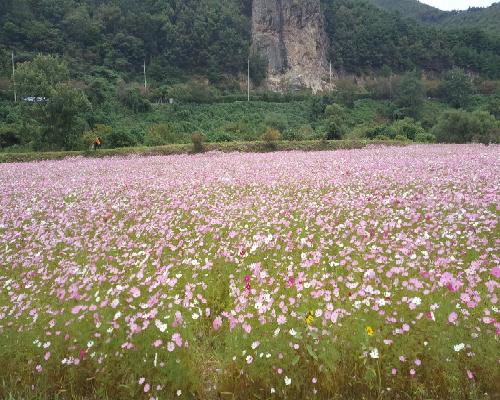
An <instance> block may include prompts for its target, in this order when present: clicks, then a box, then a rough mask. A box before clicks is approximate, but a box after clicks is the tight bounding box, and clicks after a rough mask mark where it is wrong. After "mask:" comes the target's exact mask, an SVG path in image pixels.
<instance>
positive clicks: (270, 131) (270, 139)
mask: <svg viewBox="0 0 500 400" xmlns="http://www.w3.org/2000/svg"><path fill="white" fill-rule="evenodd" d="M280 139H281V132H280V131H279V130H277V129H274V128H270V127H269V128H267V129H266V131H265V132H264V134H263V135H262V140H263V141H264V142H265V143H266V147H268V148H271V149H272V148H276V142H277V141H278V140H280Z"/></svg>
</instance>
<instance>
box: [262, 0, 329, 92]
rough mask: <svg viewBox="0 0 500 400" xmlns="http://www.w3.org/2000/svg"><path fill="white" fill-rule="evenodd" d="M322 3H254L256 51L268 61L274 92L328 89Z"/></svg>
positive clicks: (289, 0) (317, 0)
mask: <svg viewBox="0 0 500 400" xmlns="http://www.w3.org/2000/svg"><path fill="white" fill-rule="evenodd" d="M324 25H325V23H324V16H323V14H322V11H321V6H320V0H253V4H252V38H253V46H252V48H253V51H257V52H259V53H260V54H261V55H263V56H265V57H266V58H267V60H268V85H269V86H270V87H271V88H274V89H278V90H279V89H284V88H285V87H288V88H290V87H291V88H310V89H312V90H313V91H318V90H322V89H325V87H326V86H327V81H328V79H327V76H328V68H327V61H326V52H327V48H328V39H327V36H326V33H325V29H324Z"/></svg>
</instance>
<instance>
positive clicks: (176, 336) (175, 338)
mask: <svg viewBox="0 0 500 400" xmlns="http://www.w3.org/2000/svg"><path fill="white" fill-rule="evenodd" d="M172 340H173V341H174V342H175V344H176V345H177V347H182V337H181V335H180V334H179V333H174V334H173V335H172Z"/></svg>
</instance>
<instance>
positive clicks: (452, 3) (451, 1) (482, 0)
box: [420, 0, 499, 10]
mask: <svg viewBox="0 0 500 400" xmlns="http://www.w3.org/2000/svg"><path fill="white" fill-rule="evenodd" d="M497 1H499V0H420V2H421V3H425V4H429V5H431V6H434V7H436V8H439V9H441V10H466V9H468V8H469V7H488V6H491V5H492V4H493V3H496V2H497Z"/></svg>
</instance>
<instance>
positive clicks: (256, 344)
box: [252, 342, 260, 350]
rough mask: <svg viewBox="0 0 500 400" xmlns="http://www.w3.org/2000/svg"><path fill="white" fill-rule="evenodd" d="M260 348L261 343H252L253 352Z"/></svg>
mask: <svg viewBox="0 0 500 400" xmlns="http://www.w3.org/2000/svg"><path fill="white" fill-rule="evenodd" d="M259 346H260V342H253V343H252V350H255V349H256V348H257V347H259Z"/></svg>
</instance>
